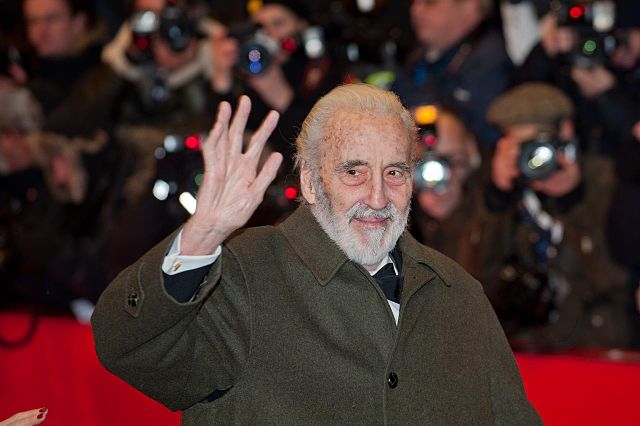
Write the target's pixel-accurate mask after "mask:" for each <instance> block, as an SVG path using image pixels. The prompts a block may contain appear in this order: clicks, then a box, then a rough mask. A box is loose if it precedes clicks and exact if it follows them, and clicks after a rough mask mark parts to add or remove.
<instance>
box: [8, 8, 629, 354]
mask: <svg viewBox="0 0 640 426" xmlns="http://www.w3.org/2000/svg"><path fill="white" fill-rule="evenodd" d="M232 3H233V4H232ZM636 3H637V2H634V1H633V0H617V1H605V0H599V1H597V0H594V1H587V0H510V1H504V0H503V1H493V0H399V1H390V0H389V1H385V0H358V1H353V0H322V1H313V2H311V1H302V0H281V1H271V0H264V1H260V0H250V1H249V2H246V3H245V2H223V1H217V0H208V1H206V0H128V1H110V2H107V1H104V0H93V1H91V0H21V1H13V0H0V17H1V18H0V25H1V27H0V308H9V307H16V306H25V305H26V306H34V305H35V306H39V307H42V308H46V309H47V310H50V311H61V312H68V311H72V312H73V313H75V314H76V315H77V316H78V317H80V318H84V319H86V316H87V315H88V314H90V312H91V306H92V304H93V303H95V301H96V300H97V298H98V296H99V295H100V292H101V291H102V290H103V289H104V287H106V285H107V284H108V283H109V282H110V281H111V280H112V279H113V278H114V277H115V275H116V274H117V273H118V272H119V271H120V270H121V269H123V268H124V267H125V266H127V265H128V264H130V263H131V262H133V261H134V260H136V259H137V258H138V257H139V256H140V255H142V254H143V253H144V252H145V251H146V250H148V249H149V248H151V247H152V246H153V245H154V244H155V243H157V242H158V241H160V240H161V239H162V238H163V237H164V236H166V235H167V234H168V233H169V232H170V231H172V230H173V229H175V228H176V227H178V226H180V224H182V223H183V222H184V221H185V220H186V218H187V217H188V215H189V214H190V212H193V210H194V205H195V202H196V199H195V195H196V193H197V189H198V185H199V183H200V181H201V179H202V174H201V173H202V163H201V159H200V152H199V147H200V142H201V140H202V138H203V137H204V136H205V135H206V133H207V132H208V129H209V127H210V125H211V122H212V119H213V117H214V114H215V111H216V108H217V105H218V104H219V102H221V101H229V102H231V103H232V104H234V103H235V102H236V101H237V99H238V98H239V97H240V95H243V94H247V95H249V96H250V98H251V100H252V104H253V109H252V114H251V117H250V118H249V124H248V128H249V129H250V130H251V129H255V128H257V127H258V126H259V124H260V120H261V119H262V118H263V117H264V115H265V114H266V112H267V111H269V110H271V109H275V110H277V111H278V112H279V113H280V116H281V118H280V122H279V124H278V128H277V129H276V131H275V132H274V133H273V135H272V136H271V138H270V140H269V145H268V149H267V153H266V154H267V155H268V154H269V151H279V152H282V153H283V154H284V157H285V161H284V162H283V165H282V166H281V169H280V173H279V175H278V177H277V178H276V180H275V182H274V183H273V184H272V186H271V188H270V189H269V190H268V191H267V194H266V197H265V200H264V202H263V204H262V205H261V206H260V208H259V209H258V211H257V212H256V214H255V215H254V217H253V218H252V219H251V220H250V222H249V225H264V224H276V223H278V222H280V221H281V220H283V219H284V218H285V217H286V216H287V215H288V214H289V213H290V212H291V211H293V209H295V206H296V202H297V201H296V199H297V195H298V191H299V188H298V187H297V178H296V176H294V174H293V164H294V161H295V158H294V150H293V147H294V144H293V142H294V140H295V138H296V135H297V132H298V130H299V127H300V125H301V123H302V120H303V119H304V117H305V116H306V114H307V113H308V111H309V110H310V108H311V106H312V105H313V104H314V102H315V101H316V100H317V99H318V98H319V97H321V96H322V95H323V94H324V93H326V92H327V91H328V90H330V89H331V88H333V87H335V86H336V85H338V84H345V83H346V84H348V83H357V82H366V83H369V84H374V85H377V86H381V87H384V88H386V89H388V90H392V91H394V92H395V93H397V94H398V96H399V97H400V98H401V100H402V101H403V103H404V104H405V105H406V106H407V107H408V108H409V109H410V111H411V112H412V113H413V114H414V116H415V119H416V125H417V126H418V129H419V135H420V138H419V142H420V143H419V148H418V152H417V153H416V158H417V159H418V163H417V169H416V173H415V177H414V200H413V203H412V212H411V221H410V231H411V232H412V233H413V234H414V235H415V236H416V238H418V239H419V240H420V241H422V242H423V243H424V244H427V245H429V246H431V247H434V248H436V249H437V250H440V251H442V252H444V253H445V254H446V255H448V256H450V257H452V258H453V259H455V260H456V261H458V262H459V263H460V264H462V265H463V266H464V267H465V269H466V270H467V271H469V272H470V273H471V274H472V275H473V276H474V277H476V278H477V279H478V280H479V281H480V282H481V283H482V285H483V286H484V288H485V291H486V293H487V296H488V297H489V299H490V301H491V302H492V304H493V306H494V308H495V310H496V313H497V314H498V317H499V319H500V321H501V323H502V325H503V327H504V328H505V331H506V333H507V336H508V337H509V339H510V341H511V343H512V345H513V346H514V347H515V348H516V349H522V350H536V351H555V350H563V349H569V348H576V347H594V346H600V347H640V314H639V312H640V290H639V284H640V225H639V224H638V222H639V221H640V7H638V5H637V4H636Z"/></svg>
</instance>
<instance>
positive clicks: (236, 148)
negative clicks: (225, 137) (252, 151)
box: [229, 95, 251, 153]
mask: <svg viewBox="0 0 640 426" xmlns="http://www.w3.org/2000/svg"><path fill="white" fill-rule="evenodd" d="M250 112H251V100H250V99H249V97H248V96H244V95H243V96H240V99H239V100H238V107H237V109H236V113H235V114H234V116H233V120H232V121H231V127H230V128H229V139H230V141H229V150H230V152H232V153H240V152H242V141H243V139H244V129H245V128H246V126H247V120H248V119H249V113H250Z"/></svg>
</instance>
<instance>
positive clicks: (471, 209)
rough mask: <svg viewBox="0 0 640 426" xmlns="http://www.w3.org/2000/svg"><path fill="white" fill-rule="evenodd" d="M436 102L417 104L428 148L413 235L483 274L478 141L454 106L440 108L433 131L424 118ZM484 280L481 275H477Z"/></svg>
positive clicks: (417, 187) (419, 173)
mask: <svg viewBox="0 0 640 426" xmlns="http://www.w3.org/2000/svg"><path fill="white" fill-rule="evenodd" d="M430 108H434V109H435V107H433V106H421V107H418V108H416V110H415V113H414V114H415V116H416V121H417V123H418V125H419V129H420V133H419V134H420V142H421V143H420V147H421V150H422V151H423V152H422V153H421V155H420V157H419V158H421V161H420V162H419V163H418V167H417V169H416V172H415V175H414V197H415V202H414V208H413V210H412V211H411V215H412V216H411V221H410V223H411V225H410V226H411V233H412V234H413V235H414V236H415V237H416V239H418V240H419V241H420V242H422V243H423V244H425V245H428V246H429V247H433V248H435V249H436V250H439V251H441V252H443V253H445V254H446V255H447V256H449V257H451V258H453V259H455V260H456V261H457V262H459V263H460V264H462V265H463V266H464V268H465V269H466V270H467V271H468V272H470V273H471V274H472V275H474V276H476V277H477V273H478V272H479V271H478V270H477V268H476V267H475V266H474V265H476V263H477V262H476V261H475V259H477V254H478V253H477V242H478V238H475V237H473V236H472V235H473V234H474V232H475V231H477V226H476V223H477V222H478V221H477V220H476V219H477V218H478V217H477V213H478V204H479V202H481V201H482V197H481V190H482V178H481V176H480V165H481V163H482V161H481V157H480V153H479V150H478V146H477V142H476V139H475V137H474V136H473V134H472V133H471V132H470V131H469V130H468V129H467V128H466V127H465V125H464V123H463V122H462V121H461V120H460V118H459V117H458V115H457V114H456V113H455V112H454V110H452V109H447V108H441V109H438V111H437V118H436V119H435V123H434V124H433V128H432V129H430V128H429V127H431V126H430V125H428V124H427V125H425V122H424V120H425V119H426V117H422V116H423V115H427V114H428V112H425V111H426V110H425V109H430ZM477 278H478V279H479V277H477Z"/></svg>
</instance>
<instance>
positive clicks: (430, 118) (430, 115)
mask: <svg viewBox="0 0 640 426" xmlns="http://www.w3.org/2000/svg"><path fill="white" fill-rule="evenodd" d="M414 115H415V118H416V123H417V124H418V126H426V125H428V124H433V123H435V122H436V120H437V119H438V108H436V107H435V106H434V105H420V106H419V107H417V108H416V111H415V113H414Z"/></svg>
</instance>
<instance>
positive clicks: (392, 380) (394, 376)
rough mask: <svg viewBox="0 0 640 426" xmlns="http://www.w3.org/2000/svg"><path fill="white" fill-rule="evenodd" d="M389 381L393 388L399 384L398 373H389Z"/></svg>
mask: <svg viewBox="0 0 640 426" xmlns="http://www.w3.org/2000/svg"><path fill="white" fill-rule="evenodd" d="M387 383H388V384H389V387H390V388H391V389H393V388H395V387H396V386H398V375H397V374H396V373H391V374H389V378H388V379H387Z"/></svg>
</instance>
